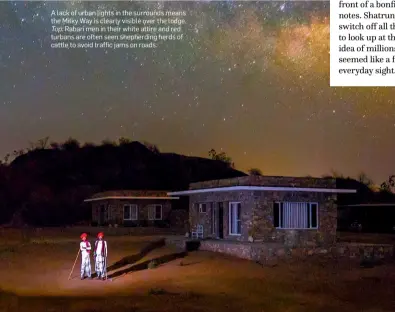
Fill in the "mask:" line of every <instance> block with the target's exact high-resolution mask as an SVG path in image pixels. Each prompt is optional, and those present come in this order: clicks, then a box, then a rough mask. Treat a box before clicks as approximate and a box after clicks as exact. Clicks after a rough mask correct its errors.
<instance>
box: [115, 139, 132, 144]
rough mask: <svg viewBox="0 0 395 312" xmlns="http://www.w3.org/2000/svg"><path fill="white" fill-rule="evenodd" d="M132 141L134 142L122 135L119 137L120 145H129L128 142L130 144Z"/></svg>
mask: <svg viewBox="0 0 395 312" xmlns="http://www.w3.org/2000/svg"><path fill="white" fill-rule="evenodd" d="M130 143H132V140H130V139H128V138H124V137H121V138H119V139H118V144H119V145H127V144H130Z"/></svg>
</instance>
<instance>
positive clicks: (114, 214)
mask: <svg viewBox="0 0 395 312" xmlns="http://www.w3.org/2000/svg"><path fill="white" fill-rule="evenodd" d="M128 204H130V205H137V207H138V208H137V209H138V220H136V221H134V220H123V207H124V205H128ZM101 205H107V207H108V216H107V218H106V223H109V224H118V225H125V226H138V225H146V226H152V225H155V224H156V223H158V222H160V220H158V221H153V220H148V209H149V207H150V206H152V205H162V221H163V220H167V221H168V220H169V216H170V213H171V211H172V206H171V200H166V199H129V200H122V199H109V200H103V201H97V202H92V221H93V222H94V223H97V222H99V215H100V206H101Z"/></svg>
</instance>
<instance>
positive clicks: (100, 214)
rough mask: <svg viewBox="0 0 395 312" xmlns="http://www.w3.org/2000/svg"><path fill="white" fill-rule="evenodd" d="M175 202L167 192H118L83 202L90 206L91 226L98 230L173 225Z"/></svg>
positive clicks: (104, 193) (100, 194) (103, 194)
mask: <svg viewBox="0 0 395 312" xmlns="http://www.w3.org/2000/svg"><path fill="white" fill-rule="evenodd" d="M177 199H178V197H172V196H168V195H167V192H166V191H133V190H118V191H107V192H102V193H97V194H94V195H93V196H92V197H91V198H89V199H86V200H84V202H88V203H91V204H92V223H94V224H96V225H98V226H102V225H110V224H111V225H115V224H117V225H120V226H155V225H162V224H164V223H168V225H172V223H174V222H172V221H174V220H171V219H174V218H172V215H174V209H173V202H174V200H177ZM182 222H183V221H182Z"/></svg>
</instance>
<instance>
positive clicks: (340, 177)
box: [330, 169, 344, 179]
mask: <svg viewBox="0 0 395 312" xmlns="http://www.w3.org/2000/svg"><path fill="white" fill-rule="evenodd" d="M330 175H331V177H332V178H336V179H344V176H343V175H342V174H341V173H339V172H337V171H336V170H334V169H331V174H330Z"/></svg>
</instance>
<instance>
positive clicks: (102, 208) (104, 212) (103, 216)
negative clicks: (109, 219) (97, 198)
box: [99, 205, 107, 225]
mask: <svg viewBox="0 0 395 312" xmlns="http://www.w3.org/2000/svg"><path fill="white" fill-rule="evenodd" d="M106 216H107V207H106V205H100V209H99V225H103V224H104V223H105V222H106Z"/></svg>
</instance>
